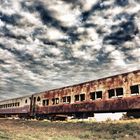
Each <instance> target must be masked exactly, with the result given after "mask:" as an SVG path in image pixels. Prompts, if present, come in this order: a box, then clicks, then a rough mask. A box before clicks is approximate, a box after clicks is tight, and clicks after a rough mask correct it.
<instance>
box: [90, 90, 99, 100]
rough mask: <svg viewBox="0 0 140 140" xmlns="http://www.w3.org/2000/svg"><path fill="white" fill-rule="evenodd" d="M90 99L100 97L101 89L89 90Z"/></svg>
mask: <svg viewBox="0 0 140 140" xmlns="http://www.w3.org/2000/svg"><path fill="white" fill-rule="evenodd" d="M90 99H91V100H96V99H102V91H96V92H91V93H90Z"/></svg>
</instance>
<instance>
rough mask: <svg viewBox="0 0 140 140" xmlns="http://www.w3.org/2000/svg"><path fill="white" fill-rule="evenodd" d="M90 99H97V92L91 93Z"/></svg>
mask: <svg viewBox="0 0 140 140" xmlns="http://www.w3.org/2000/svg"><path fill="white" fill-rule="evenodd" d="M90 99H91V100H95V92H91V93H90Z"/></svg>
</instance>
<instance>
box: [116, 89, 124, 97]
mask: <svg viewBox="0 0 140 140" xmlns="http://www.w3.org/2000/svg"><path fill="white" fill-rule="evenodd" d="M122 95H123V88H116V96H122Z"/></svg>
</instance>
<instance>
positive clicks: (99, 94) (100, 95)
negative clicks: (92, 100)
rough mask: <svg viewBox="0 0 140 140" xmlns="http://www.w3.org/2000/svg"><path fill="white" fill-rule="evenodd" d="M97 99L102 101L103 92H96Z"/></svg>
mask: <svg viewBox="0 0 140 140" xmlns="http://www.w3.org/2000/svg"><path fill="white" fill-rule="evenodd" d="M96 99H102V91H97V92H96Z"/></svg>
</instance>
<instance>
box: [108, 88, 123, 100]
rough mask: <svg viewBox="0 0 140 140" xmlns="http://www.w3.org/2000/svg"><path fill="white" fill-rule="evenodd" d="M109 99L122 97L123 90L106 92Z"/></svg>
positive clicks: (116, 89) (117, 89)
mask: <svg viewBox="0 0 140 140" xmlns="http://www.w3.org/2000/svg"><path fill="white" fill-rule="evenodd" d="M108 94H109V98H113V97H122V96H123V88H122V87H120V88H115V89H110V90H108Z"/></svg>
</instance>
